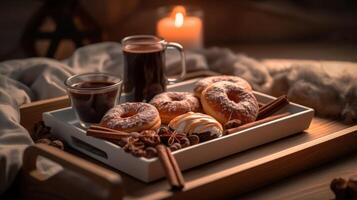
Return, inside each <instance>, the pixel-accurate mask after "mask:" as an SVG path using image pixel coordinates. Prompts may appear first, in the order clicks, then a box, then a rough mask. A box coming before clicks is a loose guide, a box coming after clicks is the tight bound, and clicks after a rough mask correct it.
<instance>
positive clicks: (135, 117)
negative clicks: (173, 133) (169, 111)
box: [100, 102, 161, 132]
mask: <svg viewBox="0 0 357 200" xmlns="http://www.w3.org/2000/svg"><path fill="white" fill-rule="evenodd" d="M100 125H101V126H104V127H107V128H111V129H115V130H119V131H125V132H140V131H142V130H149V129H151V130H156V129H158V128H159V127H160V125H161V120H160V116H159V112H158V111H157V109H156V108H155V107H154V106H152V105H150V104H148V103H141V102H135V103H123V104H120V105H117V106H115V107H114V108H112V109H110V110H109V111H108V112H107V113H106V114H105V115H104V117H103V119H102V121H101V122H100Z"/></svg>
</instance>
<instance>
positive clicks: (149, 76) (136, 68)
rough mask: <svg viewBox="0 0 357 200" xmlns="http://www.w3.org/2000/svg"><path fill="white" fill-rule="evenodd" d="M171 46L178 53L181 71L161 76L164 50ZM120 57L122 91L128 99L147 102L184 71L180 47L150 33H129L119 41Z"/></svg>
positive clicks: (163, 67)
mask: <svg viewBox="0 0 357 200" xmlns="http://www.w3.org/2000/svg"><path fill="white" fill-rule="evenodd" d="M168 47H173V48H175V49H177V50H178V51H179V52H180V55H181V60H182V73H181V76H180V78H178V79H167V78H166V76H165V50H166V49H167V48H168ZM122 50H123V56H124V76H123V79H124V83H123V84H124V85H123V90H124V93H126V96H127V100H129V101H145V102H148V101H150V100H151V99H152V98H153V97H154V96H155V95H156V94H159V93H161V92H164V91H166V85H167V83H168V82H177V81H178V80H180V79H182V78H183V77H184V76H185V74H186V66H185V58H184V52H183V49H182V46H181V45H180V44H177V43H170V42H166V41H165V40H163V39H161V38H158V37H155V36H150V35H137V36H129V37H126V38H124V39H123V40H122Z"/></svg>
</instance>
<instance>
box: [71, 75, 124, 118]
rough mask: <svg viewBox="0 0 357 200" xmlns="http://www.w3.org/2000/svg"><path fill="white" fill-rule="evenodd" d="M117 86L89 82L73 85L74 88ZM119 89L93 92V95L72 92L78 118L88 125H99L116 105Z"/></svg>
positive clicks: (101, 82)
mask: <svg viewBox="0 0 357 200" xmlns="http://www.w3.org/2000/svg"><path fill="white" fill-rule="evenodd" d="M113 84H115V83H114V82H109V81H87V82H81V83H77V84H74V85H72V87H75V88H78V89H83V88H102V87H106V86H110V85H113ZM117 93H118V88H113V89H108V90H104V91H100V92H99V91H93V92H91V93H89V92H88V93H76V92H75V91H70V95H71V96H72V98H71V100H72V105H73V107H74V108H75V110H76V112H77V115H78V117H79V118H80V120H81V121H83V122H86V123H99V122H100V120H101V119H102V117H103V116H104V114H105V113H106V112H107V111H108V110H109V109H110V108H112V107H113V106H114V105H115V102H116V98H117Z"/></svg>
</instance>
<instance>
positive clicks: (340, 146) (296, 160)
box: [20, 97, 357, 199]
mask: <svg viewBox="0 0 357 200" xmlns="http://www.w3.org/2000/svg"><path fill="white" fill-rule="evenodd" d="M65 106H68V100H66V98H65V97H62V98H59V99H52V100H46V101H44V102H37V103H33V105H26V106H23V107H22V109H21V110H20V111H21V113H27V114H28V115H22V118H21V119H22V123H23V124H29V125H32V124H33V123H35V122H37V120H38V118H31V116H33V115H31V113H32V114H33V113H37V114H39V115H40V116H41V115H42V112H44V111H49V110H54V109H59V108H62V107H65ZM30 127H31V126H30ZM28 128H29V127H28ZM356 144H357V125H354V124H353V125H346V124H343V123H341V122H339V121H334V120H331V119H322V118H318V117H315V118H314V119H313V120H312V123H311V125H310V128H309V129H308V130H306V131H305V132H303V134H297V135H293V136H291V137H288V138H285V139H281V140H278V141H275V142H273V143H269V144H266V145H263V146H260V147H257V148H254V149H250V150H248V151H245V152H241V153H238V154H234V155H232V156H229V157H226V158H224V159H220V160H217V161H214V162H211V163H208V164H206V165H203V166H200V167H197V168H193V169H191V170H188V171H185V173H184V178H185V180H186V183H187V185H186V187H185V189H184V190H183V191H182V192H172V191H170V190H169V188H170V186H169V185H168V183H167V182H166V181H165V180H160V181H156V182H154V183H150V184H145V183H143V182H140V181H138V180H136V179H134V178H132V177H130V176H128V175H125V174H124V173H121V172H119V171H116V172H117V173H119V174H120V175H121V176H122V180H123V184H122V187H123V191H124V193H125V195H124V197H123V198H124V199H137V198H142V199H159V198H161V199H166V198H172V199H182V198H200V199H217V198H227V197H232V196H235V195H238V194H240V193H242V192H246V191H250V190H252V189H255V188H257V187H260V186H263V185H266V184H269V183H271V182H273V181H276V180H279V179H281V178H284V177H287V176H289V175H292V174H294V173H297V172H299V171H302V170H305V169H308V168H311V167H313V166H316V165H319V164H322V163H324V162H327V161H331V160H333V159H336V158H337V157H340V156H342V155H344V154H347V153H356V151H357V145H356ZM72 153H74V154H76V155H78V156H80V157H83V158H85V159H87V160H91V161H93V162H96V161H94V160H92V159H90V158H89V157H87V156H85V155H83V154H81V153H78V152H76V151H72ZM59 163H60V164H61V162H59ZM97 164H99V165H101V164H100V163H98V162H97ZM73 170H74V171H75V169H73ZM77 170H78V169H77Z"/></svg>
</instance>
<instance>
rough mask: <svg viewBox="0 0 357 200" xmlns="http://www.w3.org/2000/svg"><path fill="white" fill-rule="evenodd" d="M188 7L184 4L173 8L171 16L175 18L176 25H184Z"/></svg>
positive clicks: (178, 26)
mask: <svg viewBox="0 0 357 200" xmlns="http://www.w3.org/2000/svg"><path fill="white" fill-rule="evenodd" d="M185 15H186V9H185V7H183V6H176V7H174V9H173V10H172V13H171V16H173V17H174V18H175V26H176V27H177V28H180V27H182V25H183V22H184V20H185Z"/></svg>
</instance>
